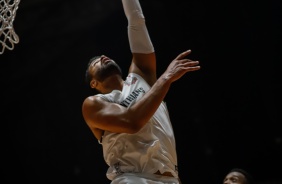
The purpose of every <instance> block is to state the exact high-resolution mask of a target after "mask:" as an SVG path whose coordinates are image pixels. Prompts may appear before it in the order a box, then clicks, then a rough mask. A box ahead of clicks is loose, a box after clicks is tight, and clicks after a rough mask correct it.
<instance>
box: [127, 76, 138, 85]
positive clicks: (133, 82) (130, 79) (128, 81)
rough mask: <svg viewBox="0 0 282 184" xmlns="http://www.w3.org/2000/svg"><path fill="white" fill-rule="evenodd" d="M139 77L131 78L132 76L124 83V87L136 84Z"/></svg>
mask: <svg viewBox="0 0 282 184" xmlns="http://www.w3.org/2000/svg"><path fill="white" fill-rule="evenodd" d="M137 80H138V79H137V77H131V75H129V76H127V78H126V81H125V82H124V85H127V86H130V85H132V84H135V83H136V81H137Z"/></svg>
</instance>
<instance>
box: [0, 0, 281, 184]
mask: <svg viewBox="0 0 282 184" xmlns="http://www.w3.org/2000/svg"><path fill="white" fill-rule="evenodd" d="M140 2H141V5H142V8H143V13H144V14H145V17H146V22H147V27H148V29H149V32H150V36H151V39H152V41H153V44H154V47H155V50H156V54H157V59H158V75H160V74H161V73H162V72H163V71H164V70H165V69H166V67H167V66H168V64H169V62H170V61H172V60H173V59H174V58H175V57H176V56H177V55H178V54H179V53H180V52H182V51H184V50H186V49H192V54H191V55H190V56H189V57H190V58H191V59H195V60H199V61H200V65H201V67H202V68H201V70H200V71H197V72H192V73H189V74H187V75H185V76H184V77H183V78H181V79H180V80H179V81H176V82H175V83H174V84H173V85H172V87H171V90H170V91H169V93H168V94H167V96H166V102H167V105H168V108H169V110H170V116H171V120H172V123H173V126H174V128H175V136H176V140H177V151H178V159H179V175H180V177H181V178H182V181H183V184H188V183H190V184H219V183H222V179H223V177H224V176H225V174H226V173H227V171H228V170H229V169H231V168H233V167H241V168H244V169H246V170H248V171H249V172H250V173H251V174H252V175H253V177H254V178H255V179H256V180H257V181H258V182H259V183H267V182H268V183H270V182H274V181H276V182H277V183H278V182H279V183H282V169H281V168H282V167H281V165H282V158H281V156H282V151H281V147H282V135H281V128H280V126H281V122H282V121H281V111H280V109H281V100H280V99H279V98H280V96H281V79H280V78H281V68H280V63H281V61H282V59H281V41H282V40H281V33H282V32H281V31H282V27H281V25H282V21H281V16H282V15H281V14H282V11H281V10H282V9H281V2H280V1H279V0H269V1H254V0H253V1H230V0H227V1H226V0H225V1H223V0H222V1H207V0H200V1H199V0H198V1H196V0H185V1H184V0H183V1H182V0H174V1H162V0H140ZM126 26H127V21H126V18H125V15H124V13H123V9H122V5H121V2H120V0H92V1H89V0H88V1H86V0H79V1H77V0H22V1H21V2H20V4H19V9H18V10H17V14H16V18H15V21H14V29H15V32H16V33H17V34H18V36H19V38H20V42H19V43H18V44H16V45H15V47H14V49H13V50H8V49H6V50H5V51H4V53H3V54H2V55H0V65H1V66H0V69H1V81H0V82H1V93H2V95H1V98H2V100H1V107H2V108H1V114H2V115H1V125H2V128H1V131H2V135H3V136H2V137H3V138H2V141H3V143H2V146H1V153H2V156H1V158H2V161H1V162H2V164H1V167H2V174H3V175H4V176H5V177H2V179H1V180H3V181H5V182H4V183H5V184H8V183H19V182H21V183H29V184H59V183H74V184H102V183H103V184H104V183H110V182H109V180H107V179H106V175H105V173H106V170H107V166H106V164H105V162H104V160H103V155H102V149H101V145H99V144H98V142H97V141H96V139H95V138H94V136H93V135H92V134H91V132H90V130H89V129H88V127H87V126H86V124H85V122H84V120H83V118H82V115H81V104H82V102H83V100H84V99H85V97H87V96H89V95H91V94H92V92H91V91H90V90H89V88H88V87H87V86H86V85H85V84H84V72H85V69H86V65H87V62H88V60H89V59H90V58H91V57H92V56H95V55H101V54H105V55H108V56H110V57H111V58H113V59H114V60H115V61H117V62H118V63H119V64H121V66H122V68H123V70H124V71H125V72H124V73H126V70H127V68H128V65H129V61H130V59H131V53H130V50H129V45H128V39H127V28H126ZM123 61H126V62H123Z"/></svg>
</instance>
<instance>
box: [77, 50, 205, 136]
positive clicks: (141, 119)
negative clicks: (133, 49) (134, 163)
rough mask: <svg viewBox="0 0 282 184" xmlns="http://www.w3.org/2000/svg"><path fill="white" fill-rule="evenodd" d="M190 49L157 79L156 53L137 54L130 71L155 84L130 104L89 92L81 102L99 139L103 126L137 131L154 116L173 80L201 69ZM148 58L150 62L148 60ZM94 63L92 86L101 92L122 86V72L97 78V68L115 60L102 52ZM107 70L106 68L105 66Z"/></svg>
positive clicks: (105, 128) (112, 129) (87, 119)
mask: <svg viewBox="0 0 282 184" xmlns="http://www.w3.org/2000/svg"><path fill="white" fill-rule="evenodd" d="M190 53H191V50H188V51H185V52H182V53H180V54H179V55H178V56H177V57H176V58H175V59H174V60H173V61H172V62H171V63H170V65H169V66H168V67H167V69H166V71H165V72H164V73H163V74H162V75H161V76H160V77H159V78H158V80H156V59H155V54H154V53H152V54H134V53H133V59H132V64H131V66H130V69H129V72H134V73H137V74H139V75H141V76H142V77H143V78H145V80H146V81H147V82H148V83H149V84H150V85H152V88H151V90H149V91H148V92H147V93H146V94H145V95H144V97H143V98H142V99H141V100H139V101H138V102H137V103H135V104H134V105H133V106H131V107H130V108H125V107H123V106H121V105H119V104H115V103H109V102H107V101H105V100H103V99H101V98H100V97H97V96H89V97H87V98H86V99H85V100H84V102H83V105H82V113H83V117H84V119H85V121H86V123H87V125H88V126H89V127H90V129H91V130H92V132H93V134H94V135H95V137H96V138H97V139H99V140H100V138H101V136H102V133H103V131H104V130H107V131H110V132H116V133H129V134H132V133H136V132H138V131H139V130H140V129H141V128H142V127H143V126H144V125H145V124H146V123H147V122H148V120H149V119H150V118H151V117H152V115H153V114H154V113H155V111H156V110H157V108H158V107H159V105H160V104H161V102H162V101H163V99H164V97H165V95H166V94H167V92H168V90H169V88H170V86H171V83H173V82H174V81H176V80H178V79H179V78H181V77H182V76H183V75H184V74H185V73H187V72H191V71H196V70H199V69H200V66H198V64H199V62H198V61H192V60H190V59H187V58H185V57H186V56H188V55H189V54H190ZM148 61H149V62H148ZM94 62H96V64H93V65H91V66H90V67H92V68H91V69H90V72H93V76H94V77H93V79H92V80H91V82H90V86H91V87H92V88H95V89H97V90H99V91H100V92H101V93H109V92H111V91H112V90H122V85H123V79H122V77H121V75H119V74H115V73H113V74H112V75H110V76H107V78H105V79H103V80H100V81H99V80H97V79H96V78H95V71H97V70H99V68H102V67H104V65H108V64H109V63H111V62H114V61H113V60H111V59H110V58H109V57H106V56H102V57H101V58H100V59H98V60H95V61H94ZM104 72H107V70H105V71H104Z"/></svg>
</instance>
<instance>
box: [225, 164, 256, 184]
mask: <svg viewBox="0 0 282 184" xmlns="http://www.w3.org/2000/svg"><path fill="white" fill-rule="evenodd" d="M231 172H239V173H241V174H243V175H244V176H245V178H246V181H247V184H254V179H253V177H252V176H251V174H250V173H248V172H247V171H246V170H244V169H241V168H233V169H231V170H230V171H229V173H231Z"/></svg>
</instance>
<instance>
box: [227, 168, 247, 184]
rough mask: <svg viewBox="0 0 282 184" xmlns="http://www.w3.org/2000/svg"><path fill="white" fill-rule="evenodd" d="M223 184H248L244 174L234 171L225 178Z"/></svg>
mask: <svg viewBox="0 0 282 184" xmlns="http://www.w3.org/2000/svg"><path fill="white" fill-rule="evenodd" d="M223 184H248V182H247V179H246V177H245V175H244V174H242V173H240V172H235V171H234V172H230V173H228V174H227V175H226V176H225V178H224V180H223Z"/></svg>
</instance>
